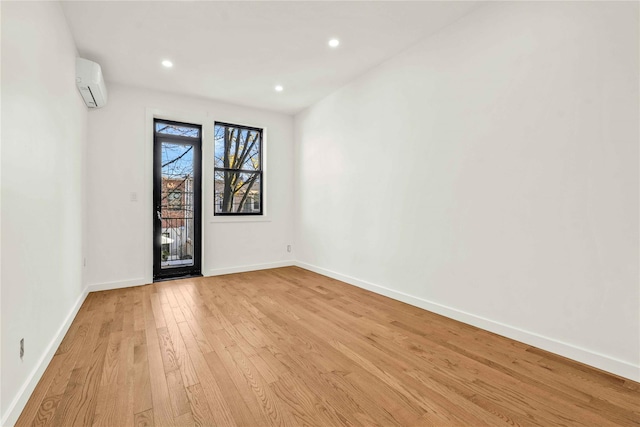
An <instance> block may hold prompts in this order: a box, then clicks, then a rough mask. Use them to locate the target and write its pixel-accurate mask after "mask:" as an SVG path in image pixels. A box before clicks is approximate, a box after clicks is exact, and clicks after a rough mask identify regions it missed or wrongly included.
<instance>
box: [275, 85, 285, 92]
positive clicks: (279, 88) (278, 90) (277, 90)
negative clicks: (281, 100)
mask: <svg viewBox="0 0 640 427" xmlns="http://www.w3.org/2000/svg"><path fill="white" fill-rule="evenodd" d="M274 89H275V90H276V92H282V91H283V90H284V88H283V87H282V86H280V85H277V86H276V87H275V88H274Z"/></svg>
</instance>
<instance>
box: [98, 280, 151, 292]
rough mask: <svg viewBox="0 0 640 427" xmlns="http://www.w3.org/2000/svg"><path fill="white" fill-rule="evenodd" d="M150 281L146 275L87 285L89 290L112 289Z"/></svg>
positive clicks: (139, 284) (145, 283) (144, 283)
mask: <svg viewBox="0 0 640 427" xmlns="http://www.w3.org/2000/svg"><path fill="white" fill-rule="evenodd" d="M149 283H150V282H149V281H148V280H146V279H145V278H144V277H140V278H137V279H130V280H118V281H115V282H106V283H95V284H93V285H87V289H88V291H89V292H99V291H110V290H112V289H122V288H131V287H133V286H142V285H147V284H149Z"/></svg>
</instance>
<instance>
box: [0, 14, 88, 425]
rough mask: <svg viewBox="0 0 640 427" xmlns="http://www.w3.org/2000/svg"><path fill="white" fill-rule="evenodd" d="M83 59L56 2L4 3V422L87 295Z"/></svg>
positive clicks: (0, 411) (21, 400) (18, 406)
mask: <svg viewBox="0 0 640 427" xmlns="http://www.w3.org/2000/svg"><path fill="white" fill-rule="evenodd" d="M75 58H76V48H75V44H74V41H73V39H72V38H71V34H70V33H69V31H68V28H67V25H66V22H65V18H64V16H63V14H62V11H61V9H60V5H59V4H58V3H57V2H33V3H31V2H2V85H1V86H2V89H1V90H2V135H1V137H2V180H1V182H2V188H1V191H2V192H1V196H2V228H1V245H0V247H1V251H2V273H1V274H2V276H1V283H2V287H1V289H0V293H1V295H2V306H1V309H2V315H1V323H2V330H1V337H2V338H1V341H2V365H1V370H2V381H1V385H0V388H1V390H2V401H1V404H0V414H1V416H2V424H3V425H5V424H6V425H10V424H12V423H13V421H15V417H17V415H18V414H19V413H20V411H21V409H22V406H23V405H24V404H25V403H26V399H27V398H28V397H29V395H30V393H31V390H32V388H33V387H34V386H35V382H37V380H38V379H39V377H40V375H41V374H42V370H43V368H44V367H46V365H47V363H48V361H49V358H50V357H51V356H52V351H55V348H56V347H57V343H58V341H57V339H58V337H59V332H60V331H61V330H64V329H65V328H64V325H65V323H66V322H67V321H69V320H70V319H69V316H70V315H72V314H73V312H74V309H75V308H77V303H79V302H80V301H81V300H82V298H83V297H84V294H83V286H82V280H81V259H82V253H81V247H82V226H81V221H82V166H81V162H82V151H83V146H84V144H85V140H86V122H87V111H86V107H85V105H84V103H83V102H82V100H81V98H80V95H79V94H78V91H77V89H76V87H75ZM21 338H24V339H25V356H24V360H23V361H21V360H20V358H19V354H18V349H19V341H20V339H21ZM22 391H25V393H22ZM10 409H14V411H13V412H11V413H9V410H10ZM7 418H9V419H7Z"/></svg>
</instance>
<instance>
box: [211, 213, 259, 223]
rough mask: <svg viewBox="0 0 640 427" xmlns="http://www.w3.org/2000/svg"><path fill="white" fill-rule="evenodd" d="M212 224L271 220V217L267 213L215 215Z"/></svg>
mask: <svg viewBox="0 0 640 427" xmlns="http://www.w3.org/2000/svg"><path fill="white" fill-rule="evenodd" d="M209 222H210V223H211V224H218V223H224V222H271V218H269V217H268V216H266V215H246V216H230V215H222V216H214V217H213V219H212V220H211V221H209Z"/></svg>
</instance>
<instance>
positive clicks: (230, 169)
mask: <svg viewBox="0 0 640 427" xmlns="http://www.w3.org/2000/svg"><path fill="white" fill-rule="evenodd" d="M216 140H217V141H218V142H222V144H216V166H217V169H218V176H217V178H221V181H222V183H223V185H222V212H234V211H235V212H242V210H243V208H244V206H245V204H246V202H247V199H248V197H249V195H250V194H251V189H252V188H253V186H254V185H255V184H256V182H257V181H258V179H259V178H260V173H259V171H260V143H261V141H260V132H258V131H253V130H248V129H244V128H234V127H230V126H217V127H216ZM220 145H221V146H220ZM218 147H219V148H221V150H218ZM219 151H221V152H219ZM238 199H239V200H238ZM234 205H235V206H234Z"/></svg>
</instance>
